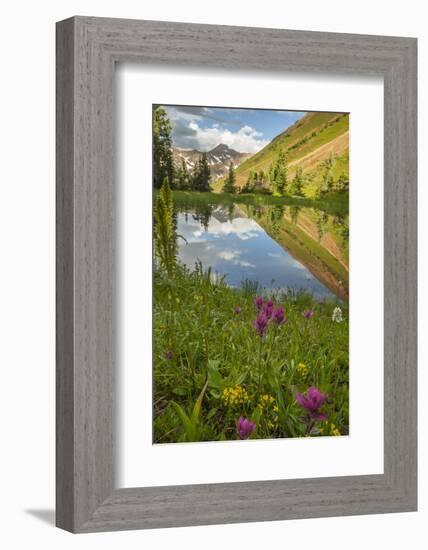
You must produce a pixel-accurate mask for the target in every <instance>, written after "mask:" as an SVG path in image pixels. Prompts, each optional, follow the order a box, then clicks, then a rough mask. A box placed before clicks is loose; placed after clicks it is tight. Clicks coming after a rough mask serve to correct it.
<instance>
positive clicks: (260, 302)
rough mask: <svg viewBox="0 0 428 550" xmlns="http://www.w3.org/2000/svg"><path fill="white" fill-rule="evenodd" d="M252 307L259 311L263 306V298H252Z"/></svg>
mask: <svg viewBox="0 0 428 550" xmlns="http://www.w3.org/2000/svg"><path fill="white" fill-rule="evenodd" d="M254 305H255V306H256V308H257V309H258V310H259V311H260V309H261V308H262V306H263V298H262V297H261V296H256V297H255V298H254Z"/></svg>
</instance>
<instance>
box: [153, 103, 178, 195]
mask: <svg viewBox="0 0 428 550" xmlns="http://www.w3.org/2000/svg"><path fill="white" fill-rule="evenodd" d="M165 178H167V179H168V182H169V185H170V187H171V188H172V186H173V184H174V163H173V158H172V142H171V123H170V121H169V119H168V116H167V114H166V111H165V109H164V108H163V107H156V108H155V110H154V112H153V185H154V186H155V187H156V188H157V189H159V188H160V187H161V186H162V184H163V182H164V179H165Z"/></svg>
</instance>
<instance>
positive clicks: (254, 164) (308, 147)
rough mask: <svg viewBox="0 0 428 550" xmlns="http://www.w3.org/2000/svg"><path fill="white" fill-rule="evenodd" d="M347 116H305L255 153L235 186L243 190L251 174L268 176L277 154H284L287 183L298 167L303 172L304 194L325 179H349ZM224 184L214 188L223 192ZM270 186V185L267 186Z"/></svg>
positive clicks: (241, 168)
mask: <svg viewBox="0 0 428 550" xmlns="http://www.w3.org/2000/svg"><path fill="white" fill-rule="evenodd" d="M348 130H349V116H348V114H344V113H308V114H306V115H305V116H304V117H302V118H301V119H300V120H298V121H297V122H295V123H294V124H293V125H292V126H290V127H289V128H287V129H286V130H285V131H284V132H282V133H281V134H279V135H278V136H277V137H275V138H274V139H273V140H272V141H271V142H270V143H269V144H268V145H266V146H265V147H264V148H263V149H261V150H260V151H259V152H258V153H256V154H255V155H253V156H252V157H250V158H249V159H247V160H246V161H244V162H243V163H242V164H241V165H239V166H238V168H237V169H236V184H237V186H238V188H242V187H243V186H244V185H245V183H246V181H247V180H248V177H249V175H250V173H254V172H259V173H260V171H263V173H264V174H266V175H267V174H268V173H269V169H270V167H271V166H272V165H273V164H274V163H275V162H276V160H277V158H278V155H279V153H280V151H283V152H284V153H286V155H287V165H288V181H289V182H290V181H291V180H292V179H293V178H294V176H295V174H296V170H297V168H298V167H300V168H301V169H302V171H303V194H304V195H306V196H309V197H310V196H313V195H315V194H316V192H317V189H319V188H320V187H321V185H322V184H323V181H325V180H326V170H327V168H326V162H329V163H330V164H329V168H328V170H329V171H328V177H329V178H330V179H332V181H333V180H334V182H336V181H337V180H338V179H339V178H340V176H342V177H346V178H349V137H348ZM222 185H223V181H219V182H217V183H216V185H215V189H214V190H215V191H220V190H221V189H222ZM267 186H269V183H267Z"/></svg>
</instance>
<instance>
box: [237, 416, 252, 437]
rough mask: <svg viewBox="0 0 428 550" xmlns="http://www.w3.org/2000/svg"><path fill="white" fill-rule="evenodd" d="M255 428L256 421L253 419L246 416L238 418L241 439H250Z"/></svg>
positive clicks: (238, 431) (238, 430) (238, 432)
mask: <svg viewBox="0 0 428 550" xmlns="http://www.w3.org/2000/svg"><path fill="white" fill-rule="evenodd" d="M255 429H256V423H255V422H251V420H248V419H247V418H244V417H242V416H240V417H239V418H238V422H237V424H236V431H237V434H238V437H239V439H248V438H249V437H250V435H251V434H252V433H253V432H254V430H255Z"/></svg>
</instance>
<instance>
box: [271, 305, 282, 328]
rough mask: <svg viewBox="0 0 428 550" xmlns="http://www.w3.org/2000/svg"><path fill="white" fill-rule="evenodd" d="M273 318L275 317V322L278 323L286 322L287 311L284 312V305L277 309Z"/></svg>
mask: <svg viewBox="0 0 428 550" xmlns="http://www.w3.org/2000/svg"><path fill="white" fill-rule="evenodd" d="M272 318H273V320H274V321H275V323H276V324H277V325H280V324H281V323H283V322H284V319H285V313H284V310H283V309H282V307H278V308H276V309H275V311H274V312H273V314H272Z"/></svg>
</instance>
